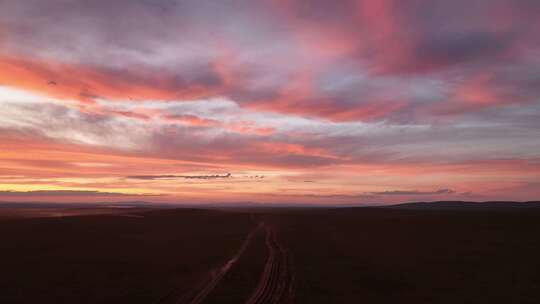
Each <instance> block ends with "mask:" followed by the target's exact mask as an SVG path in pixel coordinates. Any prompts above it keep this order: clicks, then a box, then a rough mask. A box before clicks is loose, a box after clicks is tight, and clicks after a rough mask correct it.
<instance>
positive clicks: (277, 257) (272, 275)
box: [246, 225, 294, 304]
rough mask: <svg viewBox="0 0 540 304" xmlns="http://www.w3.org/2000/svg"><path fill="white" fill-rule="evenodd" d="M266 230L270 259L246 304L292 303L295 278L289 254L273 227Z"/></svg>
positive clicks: (267, 227)
mask: <svg viewBox="0 0 540 304" xmlns="http://www.w3.org/2000/svg"><path fill="white" fill-rule="evenodd" d="M265 229H266V247H267V249H268V258H267V260H266V264H265V267H264V270H263V272H262V274H261V278H260V279H259V284H258V285H257V287H256V288H255V290H254V292H253V294H252V295H251V296H250V297H249V299H248V300H247V301H246V304H284V303H291V302H292V297H293V294H292V293H293V282H294V276H293V273H292V271H291V259H290V255H289V252H288V251H287V250H286V249H285V248H284V247H283V246H282V245H281V243H280V242H279V241H278V239H277V237H276V232H275V231H274V229H273V228H272V227H270V226H266V225H265Z"/></svg>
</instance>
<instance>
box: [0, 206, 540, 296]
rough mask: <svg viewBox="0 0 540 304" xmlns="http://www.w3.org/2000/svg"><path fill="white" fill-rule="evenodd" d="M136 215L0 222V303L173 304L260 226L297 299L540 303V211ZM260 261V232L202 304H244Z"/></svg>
mask: <svg viewBox="0 0 540 304" xmlns="http://www.w3.org/2000/svg"><path fill="white" fill-rule="evenodd" d="M132 214H135V215H142V216H144V217H126V216H123V215H122V214H119V215H114V214H108V215H87V216H72V217H61V218H16V217H13V216H12V217H10V218H9V219H4V220H0V303H169V302H170V303H173V302H175V299H178V298H179V297H181V295H182V294H186V293H189V292H194V291H195V290H197V289H199V288H201V284H203V285H204V282H205V279H206V278H208V276H210V275H211V273H212V271H213V270H214V269H216V267H220V266H221V265H223V263H224V262H226V261H227V260H228V259H229V258H230V257H232V256H233V255H234V254H235V253H236V252H237V251H238V248H239V247H240V246H241V244H242V243H243V242H244V239H245V238H246V236H247V234H248V233H249V232H250V231H252V230H253V229H254V227H256V226H257V224H258V223H259V222H261V221H264V222H265V223H266V224H267V225H269V226H271V227H272V228H273V229H274V231H276V236H277V238H278V240H279V242H280V243H281V244H283V247H285V248H286V249H287V250H288V251H289V252H290V256H291V261H292V262H291V264H292V265H291V268H290V272H291V274H292V276H293V278H294V303H309V304H311V303H540V234H539V233H540V208H531V209H519V210H518V209H515V210H514V209H511V208H509V209H504V210H493V209H490V208H488V207H486V208H485V209H483V210H478V209H475V210H469V209H467V208H463V209H460V210H430V209H429V208H426V209H423V210H406V209H379V208H347V209H345V208H343V209H285V208H280V209H257V210H235V211H234V212H231V211H219V210H190V209H175V210H150V211H142V210H137V211H134V212H132ZM267 255H268V252H267V249H266V246H265V238H264V232H263V231H262V230H261V231H259V232H257V234H256V235H255V237H254V238H253V239H252V241H251V242H250V243H249V246H248V247H247V249H246V251H245V252H244V253H243V254H242V256H241V258H240V259H239V260H238V262H237V263H236V264H235V265H234V267H232V268H231V269H230V271H229V272H228V273H227V274H226V275H225V276H224V277H223V279H222V280H221V281H220V283H219V284H218V285H217V286H216V287H215V289H213V291H212V293H210V294H209V296H208V297H207V298H206V299H205V301H203V303H245V301H246V299H247V298H248V297H249V295H250V294H251V293H252V292H253V290H254V289H255V287H256V285H257V282H258V280H259V278H260V275H261V273H262V271H263V268H264V263H265V260H266V257H267ZM290 302H291V301H289V302H287V303H290Z"/></svg>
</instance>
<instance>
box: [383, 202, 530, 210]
mask: <svg viewBox="0 0 540 304" xmlns="http://www.w3.org/2000/svg"><path fill="white" fill-rule="evenodd" d="M383 208H391V209H408V210H508V209H520V210H521V209H540V201H530V202H505V201H492V202H463V201H438V202H415V203H404V204H397V205H391V206H385V207H383Z"/></svg>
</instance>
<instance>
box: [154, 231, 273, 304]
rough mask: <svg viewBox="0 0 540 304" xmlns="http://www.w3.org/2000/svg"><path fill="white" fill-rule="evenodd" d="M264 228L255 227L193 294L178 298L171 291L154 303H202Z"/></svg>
mask: <svg viewBox="0 0 540 304" xmlns="http://www.w3.org/2000/svg"><path fill="white" fill-rule="evenodd" d="M263 227H264V224H263V223H262V222H261V223H259V225H257V226H256V227H255V228H254V229H253V230H251V232H250V233H249V234H248V235H247V236H246V239H245V240H244V242H243V243H242V245H241V246H240V248H239V249H238V251H237V252H236V253H235V255H234V256H232V257H231V258H230V259H229V260H228V261H227V262H226V263H225V264H224V265H222V266H221V267H219V268H216V269H214V270H212V271H211V272H210V274H209V278H208V281H207V282H206V283H205V284H204V286H203V287H202V288H201V289H200V290H199V291H198V292H196V293H195V294H184V295H180V296H178V294H176V295H175V291H174V290H173V291H172V292H171V293H169V294H168V295H167V296H165V297H164V298H162V299H160V300H158V301H157V302H156V303H175V304H200V303H202V302H203V301H204V300H205V299H206V297H207V296H208V295H209V294H210V293H211V292H212V290H214V288H215V287H216V286H217V285H218V283H219V282H220V281H221V279H222V278H223V277H224V276H225V275H226V274H227V272H228V271H229V270H230V269H231V268H232V267H233V266H234V265H235V264H236V262H237V261H238V260H239V259H240V257H241V256H242V254H243V253H244V251H245V250H246V248H247V247H248V245H249V243H250V242H251V240H252V239H253V238H254V236H255V235H256V234H257V232H258V231H259V230H260V229H262V228H263Z"/></svg>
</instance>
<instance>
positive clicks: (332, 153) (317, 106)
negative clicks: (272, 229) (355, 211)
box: [0, 0, 540, 205]
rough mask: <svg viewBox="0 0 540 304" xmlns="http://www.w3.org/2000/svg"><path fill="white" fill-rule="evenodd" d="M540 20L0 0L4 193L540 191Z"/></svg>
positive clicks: (401, 10) (202, 3)
mask: <svg viewBox="0 0 540 304" xmlns="http://www.w3.org/2000/svg"><path fill="white" fill-rule="evenodd" d="M539 33H540V1H536V0H513V1H512V0H485V1H484V0H466V1H465V0H453V1H448V0H429V1H427V0H426V1H422V0H411V1H403V0H401V1H399V0H395V1H391V0H378V1H362V0H341V1H328V0H311V1H309V0H304V1H300V0H259V1H255V0H250V1H248V0H245V1H240V0H231V1H229V0H217V1H210V0H153V1H151V0H137V1H135V0H115V1H110V0H93V1H86V0H0V201H50V202H102V201H133V200H137V201H149V202H170V203H209V202H212V203H213V202H215V203H225V202H248V201H249V202H260V203H268V204H271V203H299V204H300V203H310V204H359V205H363V204H385V203H397V202H407V201H433V200H468V201H486V200H534V199H539V198H540V34H539ZM228 173H230V175H228Z"/></svg>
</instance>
